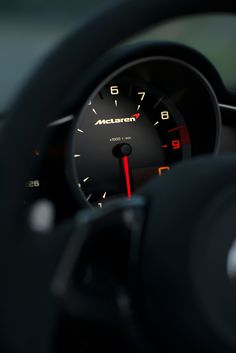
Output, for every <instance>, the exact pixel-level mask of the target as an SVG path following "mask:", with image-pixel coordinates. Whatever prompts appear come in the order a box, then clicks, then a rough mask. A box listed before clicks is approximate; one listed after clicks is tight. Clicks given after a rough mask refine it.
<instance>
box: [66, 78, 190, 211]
mask: <svg viewBox="0 0 236 353" xmlns="http://www.w3.org/2000/svg"><path fill="white" fill-rule="evenodd" d="M73 134H74V136H73V144H72V151H71V158H72V164H73V171H74V175H75V179H76V183H77V186H78V188H79V190H80V191H81V192H82V194H83V196H84V198H85V199H86V200H87V201H88V202H90V203H91V204H92V205H94V206H98V207H102V206H103V204H104V202H106V201H107V200H110V199H112V198H115V197H117V196H121V195H124V196H127V197H128V198H130V197H132V194H133V193H134V192H135V191H136V190H137V189H138V188H140V187H141V186H142V185H143V184H144V183H145V182H147V181H148V180H149V179H150V178H152V177H154V176H156V177H162V176H164V175H165V174H166V173H168V172H169V170H170V169H171V166H172V165H173V164H174V163H176V162H178V161H180V160H183V159H187V158H190V157H191V144H190V138H189V132H188V128H187V125H186V124H185V121H184V118H183V117H182V115H181V113H180V112H179V110H178V109H177V107H176V105H175V104H174V103H173V102H172V101H171V100H170V99H169V98H168V97H167V96H166V95H165V93H164V92H161V91H159V90H158V89H156V87H154V86H152V85H150V84H146V83H145V82H143V81H142V80H135V79H133V78H132V77H130V78H127V77H120V78H119V79H114V80H112V81H110V82H109V83H107V84H106V85H105V86H104V87H103V88H102V89H101V90H100V91H99V92H98V93H97V94H96V96H95V97H94V98H93V99H92V100H90V101H89V102H88V103H87V106H86V108H85V110H84V112H83V114H82V116H81V117H80V119H79V120H78V122H77V124H76V126H75V127H74V132H73Z"/></svg>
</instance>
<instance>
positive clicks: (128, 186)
mask: <svg viewBox="0 0 236 353" xmlns="http://www.w3.org/2000/svg"><path fill="white" fill-rule="evenodd" d="M122 163H123V167H124V172H125V183H126V189H127V196H128V199H131V196H132V194H131V184H130V172H129V159H128V157H127V156H125V157H123V158H122Z"/></svg>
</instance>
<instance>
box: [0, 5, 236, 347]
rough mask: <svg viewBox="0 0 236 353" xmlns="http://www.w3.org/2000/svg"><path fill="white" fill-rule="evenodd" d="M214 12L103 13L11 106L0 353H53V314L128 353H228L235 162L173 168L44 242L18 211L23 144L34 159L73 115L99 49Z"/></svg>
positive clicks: (215, 8) (92, 83)
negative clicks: (70, 109) (69, 317)
mask: <svg viewBox="0 0 236 353" xmlns="http://www.w3.org/2000/svg"><path fill="white" fill-rule="evenodd" d="M222 11H224V12H230V13H234V12H235V11H236V3H235V1H233V0H225V1H223V2H222V1H221V0H205V1H199V0H198V1H187V0H158V1H157V0H149V1H148V2H147V1H143V0H135V1H134V0H124V1H117V2H115V3H112V4H106V5H105V6H104V8H102V9H100V11H99V12H97V13H95V14H94V15H93V16H91V17H88V18H86V19H85V20H84V21H83V22H82V23H81V25H80V26H79V28H78V30H77V31H75V32H74V33H73V34H71V35H70V36H69V38H67V39H66V40H65V41H64V42H63V43H61V44H60V45H59V47H58V48H56V49H55V50H54V51H53V52H52V53H51V55H50V56H49V57H48V58H47V59H46V60H45V61H44V63H43V64H42V65H41V67H39V68H38V70H37V72H36V73H35V74H34V76H33V77H32V78H31V80H29V82H28V84H27V85H26V86H25V88H24V90H23V91H22V92H21V94H20V95H19V97H18V98H17V100H16V102H15V104H14V106H13V107H12V109H11V111H10V113H9V117H8V120H7V124H6V126H5V128H4V129H3V131H2V134H1V138H0V144H1V148H0V154H1V159H0V160H1V174H0V180H1V182H0V190H1V192H0V195H1V198H0V204H1V208H0V209H1V213H0V227H1V228H0V229H1V246H0V252H1V254H0V261H1V266H0V271H1V272H0V273H1V277H0V278H1V291H0V298H1V301H0V307H1V315H0V322H1V332H0V347H1V351H2V352H5V353H6V352H31V353H32V352H33V353H37V352H40V353H42V352H43V353H51V352H54V351H55V340H56V332H57V325H58V321H59V318H60V314H61V303H63V305H64V306H65V307H66V308H67V309H68V310H69V311H71V312H73V313H74V315H75V316H76V317H78V318H79V319H80V320H85V321H86V320H87V321H88V320H91V321H93V322H100V321H101V322H106V323H108V324H109V323H113V324H114V323H115V324H116V325H117V326H119V329H121V328H122V329H124V331H125V333H126V334H127V336H128V337H129V338H130V341H131V342H132V343H133V344H135V343H136V348H135V349H136V351H137V350H138V349H139V351H147V352H148V351H150V352H157V351H160V352H163V353H165V352H182V353H183V352H188V353H190V352H191V353H194V352H202V353H205V352H208V353H210V352H214V353H217V352H221V353H222V352H224V353H227V352H228V353H230V352H231V353H233V352H236V334H235V331H236V300H235V298H236V296H235V294H236V293H235V278H234V276H233V275H232V276H231V275H230V273H229V271H228V272H227V261H228V258H229V253H230V251H231V253H232V245H233V242H234V238H235V234H234V229H235V211H236V201H235V199H236V198H235V196H236V183H235V177H236V157H235V156H231V157H220V158H216V157H208V158H203V159H197V160H195V161H191V162H188V163H182V164H181V165H179V166H177V167H176V168H175V169H174V170H173V172H172V173H171V174H170V175H169V176H167V177H166V178H163V179H162V180H158V181H152V182H150V183H149V184H147V185H146V186H145V187H144V188H143V189H142V190H141V191H140V193H139V194H137V196H136V197H134V198H133V200H131V201H128V200H127V201H126V200H121V201H119V202H117V203H116V204H114V203H112V204H110V205H108V206H107V207H106V208H105V209H104V210H103V211H95V210H89V211H85V212H82V214H81V215H79V216H76V217H75V218H73V219H71V220H70V221H68V222H66V223H65V224H62V225H61V226H60V227H58V228H56V229H54V230H53V231H52V232H48V233H47V234H45V235H39V234H37V233H35V232H32V231H30V230H29V229H28V228H27V226H26V224H25V221H24V217H23V211H22V204H21V200H22V195H23V192H24V188H23V185H24V181H25V180H26V179H27V175H28V173H29V169H30V163H31V151H32V150H33V148H34V142H35V141H36V140H37V141H39V143H40V144H41V146H42V149H43V148H45V146H46V143H47V141H46V139H45V130H46V126H47V125H48V123H50V122H51V121H53V120H55V119H56V118H57V117H58V116H59V115H60V114H61V112H62V111H64V109H65V107H67V106H69V105H70V104H73V103H75V102H76V103H77V105H79V106H81V107H82V106H83V104H84V103H85V101H86V98H87V97H88V95H89V94H90V92H91V89H94V88H95V87H96V84H97V83H98V82H96V77H97V71H96V70H97V66H98V63H99V61H100V60H102V58H103V55H104V54H105V53H107V52H108V51H109V50H110V48H112V47H114V46H115V45H117V44H118V43H120V42H121V41H123V40H125V39H127V38H128V37H129V36H131V35H134V34H136V33H137V32H139V31H141V30H144V29H146V27H147V26H151V25H153V24H155V23H157V22H160V21H162V20H167V19H170V18H173V17H176V16H180V15H187V14H195V13H206V12H222ZM131 13H132V21H131V17H130V14H131ZM96 38H99V40H98V41H97V40H96ZM94 58H96V60H94ZM95 61H96V65H95ZM78 82H79V84H78ZM170 219H171V221H170ZM108 220H109V221H108ZM108 230H109V232H110V231H111V230H112V231H113V233H114V238H113V241H112V242H111V240H109V239H108V237H107V236H106V234H107V232H108ZM94 249H96V251H94ZM121 253H122V259H121V257H120V256H119V255H120V254H121ZM94 259H95V260H94ZM106 264H108V265H107V266H108V267H109V271H107V270H106ZM88 265H89V266H90V268H92V270H93V271H94V272H95V275H94V276H95V277H96V276H97V277H99V274H101V271H103V272H102V273H103V274H104V273H105V274H104V275H105V279H107V278H108V279H109V281H110V280H112V281H111V282H112V284H111V286H110V287H109V288H107V287H106V288H105V295H104V293H103V295H100V294H97V293H94V292H93V291H92V289H91V287H90V286H89V285H88V284H86V283H85V280H84V272H83V271H84V270H86V268H87V266H88ZM81 269H82V270H81ZM104 269H105V270H104ZM99 271H100V272H99ZM97 277H96V278H97ZM97 281H98V285H100V282H99V279H97ZM109 281H108V282H109ZM95 292H96V291H95ZM55 297H57V299H58V300H60V301H59V302H58V301H57V300H55ZM114 351H115V350H114Z"/></svg>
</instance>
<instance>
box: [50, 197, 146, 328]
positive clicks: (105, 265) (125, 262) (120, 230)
mask: <svg viewBox="0 0 236 353" xmlns="http://www.w3.org/2000/svg"><path fill="white" fill-rule="evenodd" d="M144 206H145V203H144V199H143V198H142V197H136V198H133V199H132V200H120V201H118V202H115V203H111V204H109V205H108V206H107V207H105V208H103V209H102V210H100V209H94V210H85V211H83V212H81V213H80V214H79V215H78V216H77V219H76V222H75V223H76V224H75V230H74V232H73V235H72V237H71V239H70V241H69V244H68V246H67V247H66V249H65V252H64V254H63V256H62V260H61V262H60V265H59V267H58V270H57V272H56V276H55V278H54V281H53V292H54V294H55V295H56V296H57V297H58V298H59V299H60V301H61V302H62V303H63V306H64V307H65V308H66V310H67V311H68V313H70V314H71V315H72V316H73V317H77V318H79V319H86V320H95V321H98V322H99V321H106V322H110V323H116V324H117V323H118V322H119V320H122V316H123V314H124V313H123V312H122V310H123V309H122V308H124V307H122V305H121V302H122V298H124V293H129V292H130V290H132V288H131V286H132V283H133V281H134V280H135V277H134V273H136V272H135V271H134V268H135V267H136V265H137V263H138V257H139V251H140V241H141V235H142V229H143V224H144V215H145V211H144Z"/></svg>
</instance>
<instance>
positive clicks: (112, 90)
mask: <svg viewBox="0 0 236 353" xmlns="http://www.w3.org/2000/svg"><path fill="white" fill-rule="evenodd" d="M110 91H111V94H112V95H113V96H116V95H117V94H119V88H118V86H111V87H110Z"/></svg>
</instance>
